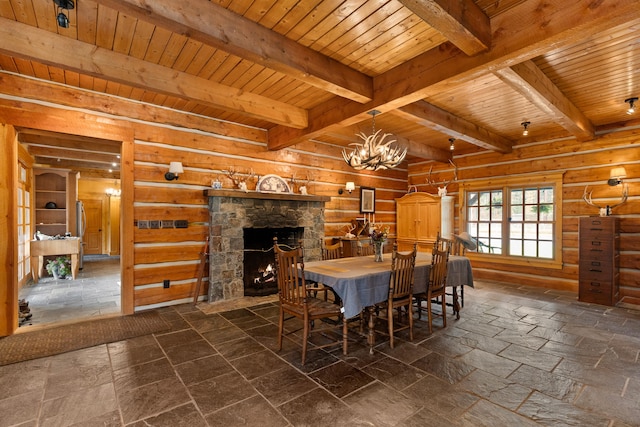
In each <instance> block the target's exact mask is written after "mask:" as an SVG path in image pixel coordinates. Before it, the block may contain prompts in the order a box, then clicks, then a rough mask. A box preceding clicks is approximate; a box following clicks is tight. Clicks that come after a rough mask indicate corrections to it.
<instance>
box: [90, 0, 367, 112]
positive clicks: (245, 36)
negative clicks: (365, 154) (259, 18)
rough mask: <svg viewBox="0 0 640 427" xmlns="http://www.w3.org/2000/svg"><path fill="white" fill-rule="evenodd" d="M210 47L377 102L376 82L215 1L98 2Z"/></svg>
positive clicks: (330, 89) (336, 91)
mask: <svg viewBox="0 0 640 427" xmlns="http://www.w3.org/2000/svg"><path fill="white" fill-rule="evenodd" d="M96 2H97V3H99V4H103V5H105V6H108V7H111V8H113V9H115V10H118V11H121V12H123V13H125V14H127V15H131V16H134V17H136V18H138V19H141V20H143V21H146V22H150V23H152V24H154V25H156V26H160V27H163V28H165V29H167V30H169V31H172V32H175V33H178V34H182V35H184V36H187V37H190V38H192V39H194V40H197V41H200V42H202V43H204V44H206V45H209V46H213V47H215V48H217V49H221V50H223V51H225V52H228V53H231V54H233V55H236V56H239V57H241V58H245V59H248V60H250V61H253V62H255V63H257V64H261V65H263V66H265V67H267V68H270V69H272V70H276V71H280V72H281V73H284V74H286V75H288V76H291V77H293V78H295V79H297V80H300V81H304V82H306V83H308V84H310V85H312V86H315V87H317V88H320V89H322V90H325V91H327V92H330V93H333V94H335V95H339V96H342V97H344V98H347V99H351V100H354V101H357V102H368V101H370V100H371V99H372V98H373V81H372V79H371V77H369V76H367V75H365V74H362V73H360V72H358V71H356V70H354V69H352V68H349V67H348V66H346V65H344V64H342V63H340V62H338V61H336V60H334V59H332V58H329V57H328V56H325V55H322V54H321V53H318V52H316V51H315V50H313V49H310V48H308V47H306V46H303V45H301V44H299V43H296V42H295V41H293V40H291V39H288V38H287V37H285V36H283V35H281V34H279V33H276V32H275V31H272V30H270V29H268V28H265V27H263V26H261V25H259V24H257V23H255V22H253V21H251V20H249V19H246V18H244V17H242V16H240V15H237V14H235V13H233V12H231V11H230V10H227V9H225V8H224V7H222V6H218V5H216V4H215V3H214V2H212V1H209V0H191V1H189V2H188V3H178V2H175V1H173V0H154V1H152V2H150V1H146V0H96Z"/></svg>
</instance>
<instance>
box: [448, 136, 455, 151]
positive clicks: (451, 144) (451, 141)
mask: <svg viewBox="0 0 640 427" xmlns="http://www.w3.org/2000/svg"><path fill="white" fill-rule="evenodd" d="M455 140H456V139H455V138H449V151H453V150H455V149H456V146H455V144H454V143H453V142H454V141H455Z"/></svg>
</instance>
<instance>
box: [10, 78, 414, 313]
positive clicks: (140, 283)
mask: <svg viewBox="0 0 640 427" xmlns="http://www.w3.org/2000/svg"><path fill="white" fill-rule="evenodd" d="M0 87H2V93H0V122H2V123H8V124H15V125H16V126H23V127H30V128H35V129H44V130H49V131H58V132H63V133H74V132H76V130H77V129H78V128H79V127H82V128H83V129H82V132H77V133H78V134H81V135H86V136H94V137H97V138H107V139H113V132H112V131H111V129H112V127H113V126H114V125H115V126H122V127H123V128H130V129H132V131H133V134H134V138H135V142H134V146H133V154H132V155H131V156H132V158H131V157H123V158H122V159H121V161H122V164H123V165H127V164H133V169H134V170H133V174H134V184H133V185H134V187H133V189H134V194H133V216H134V218H128V219H127V218H124V220H130V221H133V220H139V219H142V220H145V219H146V220H161V219H186V220H188V221H189V223H190V224H189V228H187V229H164V230H163V229H159V230H149V229H146V230H145V229H142V230H140V229H137V228H134V229H133V230H134V231H133V236H127V235H125V236H123V245H125V247H126V246H130V245H133V256H132V258H133V263H132V264H131V265H123V267H124V269H125V272H126V271H129V272H130V271H131V270H133V274H132V276H133V279H132V281H133V283H132V284H131V283H129V284H125V283H123V290H124V291H126V290H127V289H130V292H132V293H133V296H132V297H131V298H132V299H133V305H134V306H135V307H136V308H137V309H143V308H147V307H153V306H162V305H167V304H173V303H179V302H185V301H190V298H191V297H192V292H193V289H194V288H195V282H196V272H197V267H198V260H199V253H200V252H201V251H202V249H203V247H204V244H205V238H206V236H207V235H208V215H209V213H208V207H207V202H208V200H207V198H206V197H205V196H204V194H203V190H204V189H206V188H209V187H210V186H211V181H212V180H213V179H215V178H216V177H219V178H221V180H222V182H223V185H224V187H225V188H229V187H230V186H231V181H230V180H229V179H228V178H227V177H226V176H225V174H224V173H222V171H223V170H229V169H230V168H231V167H234V168H235V169H237V170H240V171H244V172H248V171H249V170H251V169H253V171H254V172H255V173H256V174H259V175H266V174H277V175H280V176H282V177H283V178H285V179H287V180H288V179H289V178H291V176H292V175H294V174H295V176H296V177H297V178H298V179H304V178H306V177H307V174H309V176H311V177H312V181H311V183H310V184H309V185H308V189H309V193H310V194H314V195H321V196H330V197H331V198H332V199H331V202H329V203H326V206H325V236H326V237H327V238H329V237H334V236H342V235H344V234H345V233H346V226H347V224H349V223H350V221H351V220H352V219H353V218H355V217H358V216H360V215H361V214H360V213H359V207H360V204H359V189H358V188H356V191H355V192H354V193H353V194H351V195H350V194H348V193H346V192H345V193H344V194H342V195H338V190H339V189H340V188H341V187H344V183H345V182H347V181H354V182H355V183H356V186H357V187H360V186H368V187H374V188H376V218H377V220H378V221H379V222H385V223H387V224H391V225H392V227H394V226H395V201H394V200H395V198H397V197H400V196H402V194H404V193H405V191H406V179H407V171H406V169H396V170H392V171H385V172H384V173H376V174H375V175H374V174H372V173H367V172H365V173H358V172H356V171H355V170H353V169H351V168H349V167H348V166H347V165H346V164H345V163H344V161H343V160H342V154H341V147H338V146H335V145H332V144H325V143H321V142H317V141H309V142H305V143H303V144H299V145H296V146H294V147H291V148H290V149H285V150H281V151H277V152H270V151H267V149H266V137H267V136H266V135H267V133H266V131H265V130H264V129H258V128H252V127H242V126H238V125H234V124H232V123H229V122H221V121H216V120H210V119H207V118H205V117H202V116H198V115H193V114H184V113H180V112H177V111H171V110H168V109H162V108H156V107H153V106H151V105H147V104H143V103H136V102H130V101H126V100H123V99H121V98H115V97H110V96H106V95H101V94H98V93H94V92H89V91H84V90H80V89H73V88H71V87H69V86H60V85H57V84H50V83H44V82H39V81H36V80H32V79H26V78H22V77H18V76H15V75H11V74H7V73H3V72H0ZM4 94H6V95H9V96H6V95H4ZM34 99H37V100H41V101H45V102H47V103H48V104H47V105H41V104H42V103H39V102H34V101H33V100H34ZM79 104H80V105H82V109H78V108H77V107H76V106H77V105H79ZM51 105H54V106H51ZM11 142H12V141H11ZM3 143H8V142H7V141H3ZM170 161H181V162H182V163H183V165H184V167H185V173H184V174H182V175H180V178H179V180H178V181H171V182H169V181H166V180H165V179H164V174H165V172H166V171H167V170H168V165H169V162H170ZM255 183H256V180H255V179H253V180H251V181H250V182H249V188H250V189H253V188H255ZM123 184H124V183H123ZM125 252H126V251H125ZM125 258H126V257H123V260H124V259H125ZM5 264H6V263H5ZM124 277H126V274H125V276H124ZM164 279H169V280H171V287H170V288H169V289H164V288H163V286H162V281H163V280H164ZM207 292H208V289H207V286H206V279H205V286H203V289H202V292H201V294H202V295H206V294H207Z"/></svg>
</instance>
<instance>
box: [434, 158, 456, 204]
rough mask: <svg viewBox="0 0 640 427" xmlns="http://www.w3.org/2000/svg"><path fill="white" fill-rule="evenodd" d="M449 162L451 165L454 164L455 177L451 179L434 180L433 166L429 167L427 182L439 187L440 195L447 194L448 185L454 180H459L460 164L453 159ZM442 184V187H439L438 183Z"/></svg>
mask: <svg viewBox="0 0 640 427" xmlns="http://www.w3.org/2000/svg"><path fill="white" fill-rule="evenodd" d="M449 163H450V164H451V166H453V178H452V179H450V180H449V181H440V182H436V181H433V180H432V179H431V171H432V170H433V166H431V167H430V168H429V175H427V184H429V185H431V186H432V187H433V188H437V189H438V196H440V197H442V196H446V195H447V187H448V186H449V184H451V183H452V182H453V181H457V180H458V166H457V165H456V164H455V163H453V160H449ZM440 184H441V185H442V187H438V185H440Z"/></svg>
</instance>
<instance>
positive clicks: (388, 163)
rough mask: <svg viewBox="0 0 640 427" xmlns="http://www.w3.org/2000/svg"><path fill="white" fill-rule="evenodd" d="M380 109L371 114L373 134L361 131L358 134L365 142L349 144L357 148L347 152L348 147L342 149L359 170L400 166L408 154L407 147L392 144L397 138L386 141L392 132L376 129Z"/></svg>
mask: <svg viewBox="0 0 640 427" xmlns="http://www.w3.org/2000/svg"><path fill="white" fill-rule="evenodd" d="M379 113H380V111H378V110H373V111H370V112H369V114H371V116H372V121H373V124H372V127H371V135H369V136H367V135H365V134H364V133H362V132H360V134H358V136H359V137H360V138H362V139H363V140H364V143H363V144H358V143H354V144H349V145H354V146H355V148H354V149H353V151H351V152H347V149H343V150H342V157H344V161H345V162H347V164H348V165H349V166H351V167H352V168H354V169H357V170H372V171H376V170H378V169H391V168H394V167H396V166H398V165H399V164H400V163H401V162H402V161H403V160H404V158H405V156H406V155H407V149H406V148H404V149H403V148H400V147H392V146H391V144H392V143H394V142H396V140H395V139H394V140H391V141H387V142H385V139H386V138H387V137H389V136H391V134H388V133H383V134H382V135H380V132H381V130H378V131H376V114H379Z"/></svg>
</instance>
